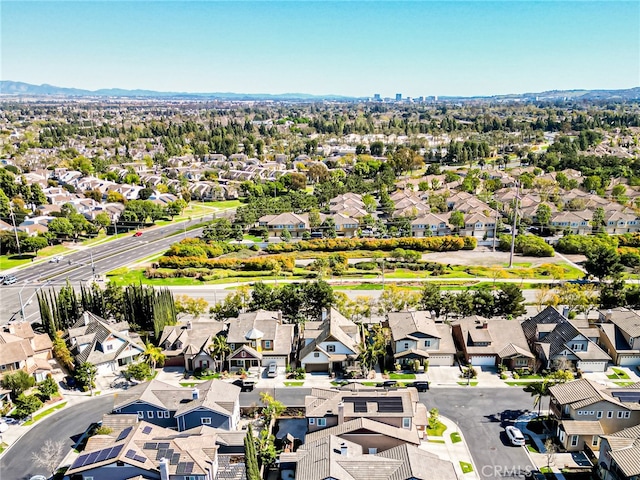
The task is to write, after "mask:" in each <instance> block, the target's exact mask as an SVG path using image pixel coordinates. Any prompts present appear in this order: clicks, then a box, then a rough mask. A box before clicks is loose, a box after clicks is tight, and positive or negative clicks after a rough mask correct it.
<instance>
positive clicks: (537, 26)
mask: <svg viewBox="0 0 640 480" xmlns="http://www.w3.org/2000/svg"><path fill="white" fill-rule="evenodd" d="M1 9H2V11H1V12H0V13H1V18H2V20H1V34H0V35H1V40H2V46H1V54H2V60H1V64H0V68H1V70H0V77H1V78H2V79H3V80H16V81H24V82H28V83H36V84H41V83H49V84H53V85H58V86H65V87H77V88H88V89H97V88H110V87H120V88H143V89H153V90H162V91H188V92H242V93H291V92H301V93H311V94H340V95H353V96H371V95H373V94H374V93H380V94H382V95H383V96H393V95H395V93H396V92H399V93H402V94H403V95H405V96H407V95H409V96H420V95H425V96H427V95H489V94H505V93H522V92H531V91H543V90H551V89H572V88H589V89H593V88H607V89H609V88H630V87H634V86H639V85H640V2H638V1H615V0H607V1H589V0H587V1H577V0H574V1H557V0H542V1H518V0H501V1H485V0H474V1H458V0H453V1H446V2H440V1H430V0H416V1H409V2H402V1H384V0H378V1H366V2H361V1H346V0H344V1H322V2H316V1H306V0H297V1H295V0H290V1H268V0H261V1H243V0H238V1H233V0H227V1H185V2H176V1H168V0H164V1H159V2H152V1H135V2H130V1H109V2H104V1H86V0H85V1H77V2H64V1H45V2H39V1H15V0H8V1H7V0H3V1H2V4H1Z"/></svg>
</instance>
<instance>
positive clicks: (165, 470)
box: [158, 457, 169, 480]
mask: <svg viewBox="0 0 640 480" xmlns="http://www.w3.org/2000/svg"><path fill="white" fill-rule="evenodd" d="M158 468H159V470H160V480H169V460H168V459H166V458H164V457H162V458H161V459H160V465H159V466H158Z"/></svg>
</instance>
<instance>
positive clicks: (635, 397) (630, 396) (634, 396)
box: [611, 391, 640, 403]
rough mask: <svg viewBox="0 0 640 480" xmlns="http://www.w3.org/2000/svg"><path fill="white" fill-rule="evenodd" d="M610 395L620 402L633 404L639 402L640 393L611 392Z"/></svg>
mask: <svg viewBox="0 0 640 480" xmlns="http://www.w3.org/2000/svg"><path fill="white" fill-rule="evenodd" d="M611 395H613V396H614V397H616V398H618V399H619V400H620V401H621V402H627V403H633V402H640V392H624V391H618V392H611Z"/></svg>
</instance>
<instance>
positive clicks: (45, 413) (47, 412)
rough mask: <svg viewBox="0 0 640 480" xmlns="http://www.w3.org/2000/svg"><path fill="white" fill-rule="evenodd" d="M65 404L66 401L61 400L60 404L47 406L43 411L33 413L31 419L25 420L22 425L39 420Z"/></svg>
mask: <svg viewBox="0 0 640 480" xmlns="http://www.w3.org/2000/svg"><path fill="white" fill-rule="evenodd" d="M66 405H67V402H63V403H61V404H60V405H56V406H55V407H52V408H49V409H47V410H45V411H44V412H41V413H39V414H38V415H35V416H34V417H33V420H27V421H26V422H24V423H23V424H22V425H24V426H25V427H26V426H28V425H33V424H34V423H36V422H37V421H38V420H40V419H41V418H44V417H46V416H47V415H50V414H52V413H53V412H56V411H58V410H60V409H62V408H64V407H65V406H66Z"/></svg>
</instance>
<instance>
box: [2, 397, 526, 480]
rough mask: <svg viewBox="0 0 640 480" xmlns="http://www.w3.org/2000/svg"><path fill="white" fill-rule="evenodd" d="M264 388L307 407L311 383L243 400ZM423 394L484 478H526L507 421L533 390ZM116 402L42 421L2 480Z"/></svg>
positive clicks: (11, 455) (27, 471)
mask: <svg viewBox="0 0 640 480" xmlns="http://www.w3.org/2000/svg"><path fill="white" fill-rule="evenodd" d="M263 391H266V392H268V393H269V394H270V395H272V396H274V397H275V398H276V400H279V401H281V402H282V403H284V404H285V405H287V406H293V407H301V406H303V405H304V397H305V395H307V394H309V393H310V392H311V389H309V388H295V387H291V388H278V389H275V391H274V389H255V390H254V391H253V392H247V393H241V394H240V405H241V406H243V407H251V406H256V405H260V393H261V392H263ZM420 400H421V401H422V402H423V403H424V404H425V405H426V406H427V408H428V409H431V408H434V407H435V408H437V409H438V410H439V411H440V414H441V415H444V416H446V417H448V418H450V419H451V420H453V421H455V422H456V423H457V424H458V426H459V428H460V430H461V431H462V433H463V435H464V437H465V439H466V441H467V444H468V446H469V450H470V451H471V454H472V456H473V460H474V463H475V465H476V468H477V469H478V473H479V475H480V477H481V478H482V479H483V480H484V479H502V478H510V479H521V478H523V477H524V473H525V472H526V471H528V470H530V469H531V465H530V464H529V460H528V456H527V455H526V453H525V451H524V448H523V447H512V446H510V445H509V443H508V441H507V439H506V437H505V435H504V427H505V426H506V425H508V424H510V423H511V422H512V421H513V420H514V419H515V418H516V417H517V416H518V415H519V414H520V413H523V412H524V411H527V410H529V409H531V408H532V405H533V403H532V398H531V396H530V395H529V394H528V393H525V392H523V391H522V389H520V388H512V389H511V388H510V389H504V388H501V389H488V388H477V387H468V388H460V387H454V388H434V389H431V390H430V391H428V392H425V393H421V394H420ZM112 406H113V397H112V396H111V395H107V396H102V397H97V398H95V399H91V400H89V401H87V402H85V403H82V404H80V405H77V406H75V407H71V408H68V409H65V410H62V411H60V412H58V413H55V414H53V415H52V416H50V417H48V418H45V419H43V420H42V421H40V422H38V423H37V424H36V425H35V426H34V427H33V428H32V429H31V430H29V431H28V432H27V433H26V434H25V435H24V436H23V437H22V438H21V439H20V440H19V441H18V442H17V443H16V444H15V445H13V446H12V448H11V450H9V452H8V453H7V454H6V455H4V456H3V457H2V458H0V480H23V479H28V478H29V477H30V476H31V475H35V474H45V473H46V472H43V471H42V469H38V468H37V467H36V466H34V465H33V461H32V460H31V455H32V453H34V452H37V451H38V450H39V449H40V448H41V446H42V443H43V441H44V439H47V438H53V439H62V440H64V441H65V442H66V445H67V446H68V447H69V448H71V447H72V446H73V445H74V439H77V437H78V436H79V435H81V434H82V433H83V432H84V431H85V430H86V428H87V427H88V426H89V425H90V424H91V423H93V422H97V421H99V420H100V419H101V418H102V415H103V414H104V413H108V412H109V411H110V410H111V408H112ZM13 428H17V427H13ZM445 434H447V432H445Z"/></svg>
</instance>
